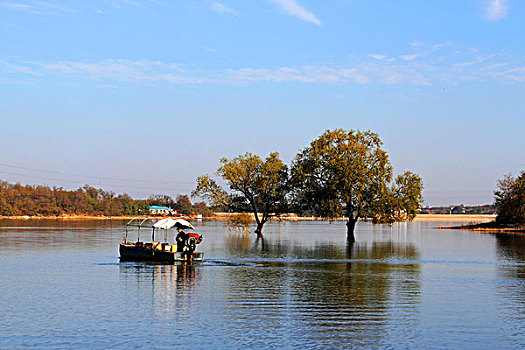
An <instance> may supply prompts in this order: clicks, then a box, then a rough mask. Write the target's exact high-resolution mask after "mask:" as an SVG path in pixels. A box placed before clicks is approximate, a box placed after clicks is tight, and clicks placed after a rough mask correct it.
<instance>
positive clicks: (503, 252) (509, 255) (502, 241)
mask: <svg viewBox="0 0 525 350" xmlns="http://www.w3.org/2000/svg"><path fill="white" fill-rule="evenodd" d="M495 236H496V242H497V243H498V244H497V253H498V256H500V257H501V258H503V259H505V260H514V261H516V262H519V263H523V262H525V236H523V235H519V234H500V233H498V234H496V235H495ZM520 277H525V276H523V275H522V276H520Z"/></svg>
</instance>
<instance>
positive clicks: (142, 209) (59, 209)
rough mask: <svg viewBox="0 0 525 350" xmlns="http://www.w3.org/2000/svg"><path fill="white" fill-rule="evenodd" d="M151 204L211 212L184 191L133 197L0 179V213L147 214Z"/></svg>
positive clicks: (191, 212)
mask: <svg viewBox="0 0 525 350" xmlns="http://www.w3.org/2000/svg"><path fill="white" fill-rule="evenodd" d="M151 205H162V206H167V207H170V208H172V209H181V210H182V211H183V213H185V214H187V215H191V214H194V213H200V214H203V216H210V215H211V214H212V211H211V210H210V208H208V206H207V205H206V204H205V203H204V202H199V203H194V204H192V203H191V202H190V200H189V197H188V196H186V195H179V196H177V198H176V199H175V200H174V199H172V198H171V197H170V196H166V195H152V196H150V197H149V198H148V199H133V198H131V197H130V196H129V195H127V194H119V195H116V194H115V193H114V192H111V191H104V190H102V189H97V188H94V187H91V186H89V185H85V186H84V187H82V188H78V189H76V190H65V189H63V188H61V187H48V186H32V185H21V184H19V183H17V184H11V183H8V182H5V181H0V216H71V215H79V216H81V215H86V216H134V215H140V214H147V213H148V209H149V207H150V206H151Z"/></svg>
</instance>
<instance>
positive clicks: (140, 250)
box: [119, 243, 204, 263]
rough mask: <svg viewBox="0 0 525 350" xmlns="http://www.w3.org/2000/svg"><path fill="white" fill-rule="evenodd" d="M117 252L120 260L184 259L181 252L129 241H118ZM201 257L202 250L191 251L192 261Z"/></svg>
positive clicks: (170, 261)
mask: <svg viewBox="0 0 525 350" xmlns="http://www.w3.org/2000/svg"><path fill="white" fill-rule="evenodd" d="M119 253H120V260H121V261H152V262H162V263H175V262H184V261H185V260H184V258H183V255H182V253H181V252H171V251H162V250H158V249H153V248H151V247H145V246H137V245H134V244H129V243H128V244H125V243H120V246H119ZM203 258H204V253H203V252H193V254H192V261H202V259H203Z"/></svg>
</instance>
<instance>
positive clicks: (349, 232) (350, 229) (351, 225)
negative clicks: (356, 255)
mask: <svg viewBox="0 0 525 350" xmlns="http://www.w3.org/2000/svg"><path fill="white" fill-rule="evenodd" d="M356 222H357V219H352V218H349V219H348V222H347V223H346V240H347V241H348V243H354V242H355V236H354V229H355V223H356Z"/></svg>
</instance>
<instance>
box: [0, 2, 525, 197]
mask: <svg viewBox="0 0 525 350" xmlns="http://www.w3.org/2000/svg"><path fill="white" fill-rule="evenodd" d="M524 19H525V3H524V2H523V1H519V0H463V1H457V0H456V1H452V0H451V1H449V0H439V1H415V0H414V1H408V0H399V1H379V0H339V1H335V0H334V1H330V0H328V1H312V0H253V1H230V0H222V1H207V0H194V1H168V0H165V1H163V0H145V1H139V0H92V1H74V0H71V1H53V0H45V1H44V0H42V1H41V0H24V1H21V0H0V44H1V49H0V50H1V51H0V52H1V56H0V121H1V128H0V178H1V179H4V180H8V181H20V182H22V183H28V184H47V185H57V186H62V187H64V188H77V187H79V186H82V185H83V184H86V183H89V184H92V185H94V186H97V187H102V188H105V189H110V190H113V191H115V192H117V193H122V192H126V193H129V194H131V195H133V196H135V197H147V196H148V195H150V194H152V193H167V194H170V195H172V196H175V195H177V194H178V193H189V192H190V191H191V190H192V189H193V187H194V184H195V178H196V177H197V176H199V175H201V174H204V173H213V172H214V171H215V169H216V168H217V165H218V160H219V158H220V157H223V156H226V157H234V156H236V155H238V154H243V153H245V152H247V151H249V152H253V153H257V154H260V155H261V156H266V155H267V154H268V153H269V152H271V151H278V152H280V154H281V156H282V158H283V160H285V161H286V162H290V161H291V160H292V159H293V157H294V155H295V154H296V153H297V152H298V150H299V149H301V148H303V147H305V146H307V145H308V144H309V143H310V142H311V141H312V140H313V139H314V138H316V137H317V136H318V135H320V134H321V133H322V132H323V131H325V130H326V129H334V128H344V129H360V130H368V129H370V130H373V131H375V132H377V133H378V134H379V135H380V136H381V138H382V140H383V142H384V148H385V150H387V151H388V153H389V155H390V159H391V162H392V164H393V166H394V170H395V171H396V172H402V171H404V170H411V171H414V172H416V173H419V174H420V175H421V176H422V177H423V179H424V182H425V192H424V197H425V202H426V204H428V205H444V204H461V203H463V204H483V203H490V202H492V198H493V196H492V192H493V190H494V189H495V184H496V180H497V179H498V178H501V177H502V176H503V175H504V174H506V173H514V174H517V173H518V172H519V171H520V170H521V169H525V147H524V146H525V137H524V131H525V98H524V97H525V89H524V87H525V25H524V24H523V23H525V21H524Z"/></svg>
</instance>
